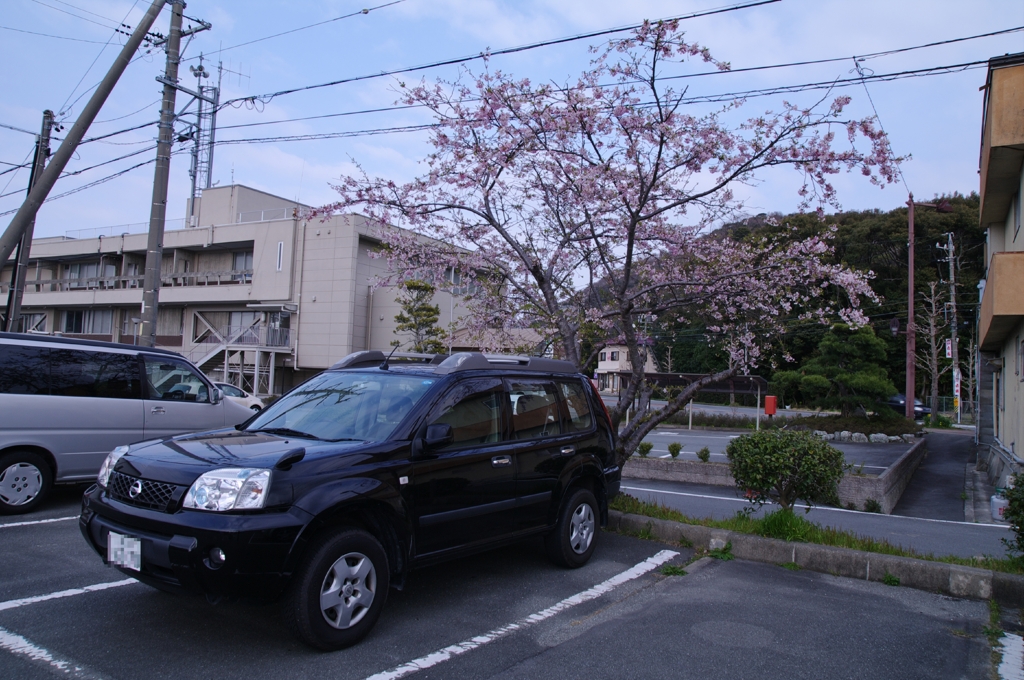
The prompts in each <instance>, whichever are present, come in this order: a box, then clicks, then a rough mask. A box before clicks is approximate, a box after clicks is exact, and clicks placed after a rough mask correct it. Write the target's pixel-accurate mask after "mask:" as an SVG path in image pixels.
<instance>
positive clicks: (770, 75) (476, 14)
mask: <svg viewBox="0 0 1024 680" xmlns="http://www.w3.org/2000/svg"><path fill="white" fill-rule="evenodd" d="M390 1H391V0H359V2H353V1H351V0H245V1H243V0H190V1H189V3H188V6H187V8H186V10H185V14H186V16H188V17H194V18H199V19H203V20H205V21H208V22H210V23H211V24H212V29H210V30H208V31H203V32H200V33H198V34H196V35H195V36H194V37H193V38H192V39H191V40H189V41H188V42H187V44H186V45H185V48H184V53H183V58H184V60H185V61H183V63H182V65H181V69H180V72H179V77H180V82H181V83H182V85H184V86H186V87H194V86H195V82H196V80H195V78H194V77H193V76H192V75H191V72H190V70H189V66H196V65H198V64H199V59H198V57H199V55H200V54H202V55H203V56H204V64H205V68H206V69H207V71H210V72H211V73H212V77H211V78H209V79H207V80H206V81H204V82H205V83H206V84H211V83H213V82H214V81H216V80H217V78H218V74H220V78H221V88H222V94H221V101H222V102H223V101H227V100H230V99H235V98H244V97H248V96H251V95H260V94H266V93H272V92H277V91H280V90H284V89H290V88H295V87H301V86H305V85H313V84H319V83H326V82H331V81H335V80H339V79H344V78H350V77H355V76H366V75H373V74H380V73H381V72H384V71H389V70H395V69H401V68H406V67H412V66H419V65H425V64H430V63H433V62H438V61H444V60H448V59H452V58H458V57H466V56H472V55H479V54H480V53H481V52H484V51H488V50H491V51H494V50H500V49H502V48H508V47H516V46H521V45H527V44H531V43H535V42H541V41H547V40H553V39H558V38H565V37H570V36H576V35H580V34H583V33H589V32H594V31H600V30H603V29H610V28H618V27H624V26H631V25H635V24H637V23H639V22H641V21H643V20H645V19H661V18H669V17H677V16H683V15H687V14H691V13H697V12H701V11H704V10H709V9H713V8H716V7H723V6H727V5H722V4H718V3H716V2H715V0H633V1H632V2H622V1H621V0H619V1H616V0H399V1H398V2H396V3H393V4H388V3H389V2H390ZM2 2H3V7H4V12H3V13H2V14H0V59H2V60H3V63H4V64H5V65H6V68H4V69H3V70H2V71H0V93H2V96H0V173H3V174H0V194H6V195H5V196H2V197H0V228H6V224H7V223H8V222H9V221H10V219H11V217H12V216H13V212H14V211H16V210H17V208H18V207H19V205H20V204H21V201H22V200H23V198H24V189H25V187H26V186H27V182H28V172H27V170H25V169H21V170H13V168H14V167H15V166H17V165H19V164H22V163H24V162H26V161H27V160H28V158H29V156H30V154H31V153H32V149H33V144H34V137H33V134H34V133H35V132H37V131H38V129H39V126H40V121H41V117H42V111H43V110H44V109H47V108H49V109H52V110H53V111H55V112H57V113H58V120H60V121H63V123H64V125H65V127H70V126H71V124H72V123H73V122H74V120H75V118H76V117H77V115H78V114H79V113H80V112H81V110H82V107H83V106H84V105H85V103H86V101H88V98H89V96H90V94H91V88H92V87H94V86H95V85H96V84H97V83H98V82H99V81H100V80H101V79H102V77H103V75H104V73H105V72H106V70H107V68H108V67H109V66H110V64H111V63H112V61H113V59H114V57H115V56H116V55H117V53H118V51H119V49H120V46H121V44H123V42H124V41H125V40H126V36H125V35H123V34H120V33H117V32H115V31H114V30H113V29H114V27H116V25H117V24H120V23H126V24H128V25H129V26H135V22H137V21H138V20H139V19H140V18H141V16H142V15H143V13H144V12H145V10H146V8H147V7H148V6H149V0H138V1H137V2H134V3H133V2H132V1H131V0H2ZM381 5H387V6H381ZM371 8H374V9H371ZM362 9H370V11H369V12H366V13H362V12H360V10H362ZM350 14H354V16H349V17H347V18H339V17H345V15H350ZM169 17H170V14H169V11H167V10H166V9H165V10H164V12H163V13H162V14H161V16H160V17H159V18H158V19H157V23H156V24H155V26H154V29H153V30H155V31H160V32H162V33H166V32H167V30H168V24H169ZM320 22H323V23H320ZM316 23H320V25H318V26H313V27H310V28H302V27H305V26H309V25H311V24H316ZM187 24H188V22H186V25H187ZM1017 27H1022V28H1024V3H1022V2H1020V0H972V1H971V2H965V1H964V0H896V1H894V0H781V1H780V2H775V3H771V4H765V5H762V6H758V7H752V8H746V9H739V10H736V11H731V12H724V13H720V14H716V15H713V16H704V17H698V18H693V19H688V20H686V21H685V22H684V28H685V30H686V31H687V38H688V39H689V40H690V41H693V42H697V43H699V44H701V45H704V46H706V47H708V48H709V49H710V50H711V52H712V54H713V55H714V56H715V57H716V58H717V59H720V60H723V61H728V62H729V63H730V64H731V65H732V67H733V68H734V69H743V68H749V67H754V66H763V65H770V64H781V63H790V62H798V61H810V60H819V59H831V58H844V59H843V60H842V61H838V62H832V63H828V64H817V65H807V66H793V67H787V68H777V69H767V70H760V71H753V72H745V73H724V74H719V75H712V76H707V77H700V78H692V79H689V80H688V81H686V82H687V83H688V85H689V91H688V92H687V94H688V95H710V94H723V93H734V92H740V91H747V90H753V89H762V88H772V87H779V86H784V85H797V84H803V83H812V82H823V81H834V80H836V79H847V78H851V77H853V76H855V75H856V72H854V71H853V66H854V62H853V60H852V56H853V55H865V54H870V53H875V52H884V51H889V50H896V49H900V48H906V47H915V46H918V45H924V44H928V43H934V42H943V41H949V40H954V39H957V38H964V37H969V36H974V35H979V34H984V33H991V32H996V31H1003V30H1006V29H1011V28H1017ZM292 29H301V30H295V31H293V32H290V33H287V34H286V35H282V36H278V37H272V38H269V39H266V40H259V39H261V38H266V37H268V36H272V35H274V34H277V33H281V32H285V31H290V30H292ZM39 34H45V35H39ZM621 35H624V34H621V33H620V34H616V36H621ZM608 39H609V38H608V36H604V37H599V38H590V39H584V40H578V41H571V42H566V43H563V44H559V45H556V46H547V47H540V48H537V49H530V50H525V51H522V52H519V53H516V54H511V55H499V56H494V57H492V58H491V61H490V68H492V69H501V70H502V71H505V72H507V73H511V74H514V75H515V76H517V77H529V78H530V79H531V80H533V81H535V82H551V83H554V84H564V83H566V82H570V81H572V80H574V79H575V77H576V76H577V75H578V74H579V73H580V72H581V71H582V70H584V69H585V68H587V66H588V63H589V60H590V59H591V58H592V55H591V54H590V53H589V51H588V47H589V46H591V45H598V46H600V45H602V44H604V43H603V41H607V40H608ZM251 41H257V42H251ZM243 43H249V44H243ZM1021 51H1024V31H1018V32H1012V33H1005V34H1002V35H997V36H991V37H985V38H978V39H972V40H964V41H960V42H953V43H949V44H945V45H940V46H935V47H929V48H924V49H918V50H911V51H906V52H902V53H899V54H891V55H885V56H879V57H875V58H871V59H867V60H865V61H863V62H861V63H862V67H863V68H864V69H865V72H866V73H869V74H870V73H875V74H887V73H897V72H902V71H907V70H915V69H925V68H934V67H940V66H949V65H956V64H965V63H968V62H975V61H984V60H987V59H989V58H991V57H993V56H998V55H1002V54H1006V53H1014V52H1021ZM219 66H222V67H223V72H222V73H221V71H220V69H219V68H218V67H219ZM465 68H468V69H469V70H470V71H474V72H479V70H480V69H482V68H483V64H482V63H481V62H480V61H474V62H470V63H468V64H465V65H463V66H444V67H436V68H430V69H426V70H423V71H418V72H416V73H408V74H403V75H401V76H386V77H377V78H371V79H365V80H360V81H357V82H352V83H346V84H342V85H337V86H333V87H325V88H319V89H315V90H309V91H305V92H300V93H295V94H290V95H282V96H278V97H274V98H269V99H268V98H263V99H261V100H258V101H257V102H256V103H246V102H238V103H236V104H235V105H233V106H227V107H225V108H223V109H222V110H221V111H220V113H219V114H218V119H217V125H218V129H217V139H218V141H221V142H232V141H235V140H249V141H244V142H242V143H224V144H219V145H218V146H217V148H216V151H215V155H214V169H213V180H214V182H215V183H217V184H221V185H224V184H229V183H231V182H235V183H238V184H244V185H247V186H251V187H253V188H256V189H260V190H263V191H267V192H270V193H272V194H276V195H280V196H284V197H286V198H288V199H293V200H298V201H301V202H302V203H305V204H308V205H314V206H316V205H323V204H325V203H329V202H330V201H331V200H332V199H333V198H334V197H335V196H336V194H335V193H334V191H333V189H332V188H331V185H332V184H336V183H337V182H338V180H339V178H340V177H343V176H345V175H348V174H352V173H354V172H355V171H356V167H357V166H356V164H357V163H358V164H359V166H361V167H362V168H363V169H364V170H365V171H366V172H368V173H369V174H371V175H375V176H382V177H387V178H391V179H394V180H397V181H408V180H410V179H413V178H414V177H416V176H417V174H418V173H420V172H422V170H423V168H422V165H421V161H422V159H423V158H424V157H425V156H426V155H427V153H429V151H430V147H429V144H428V137H427V134H426V133H425V132H399V133H391V134H378V135H361V136H354V137H346V138H335V139H316V140H303V141H259V142H256V141H252V140H254V139H256V138H267V137H283V136H295V135H310V134H320V133H337V132H349V131H364V130H373V129H381V128H393V127H401V126H408V125H417V124H423V123H428V122H430V121H429V118H428V117H427V115H426V114H425V113H424V112H422V111H418V110H398V111H386V112H377V113H364V114H359V115H349V116H333V117H327V118H318V119H313V120H304V121H298V120H290V119H296V118H303V117H313V116H325V115H328V114H338V113H343V112H349V111H365V110H368V109H376V108H383V107H390V106H392V105H394V103H395V102H396V100H397V99H398V98H399V95H398V90H399V89H400V83H401V82H404V83H406V84H408V83H410V82H418V81H419V80H420V79H421V78H422V79H426V80H427V81H428V82H433V81H434V80H436V79H443V80H447V81H450V80H453V79H456V78H459V77H460V75H461V77H465V76H464V74H463V73H462V71H461V69H465ZM163 69H164V55H163V53H162V52H161V51H159V50H150V53H148V54H146V53H145V52H140V56H139V58H137V59H136V60H135V61H134V62H133V63H132V64H131V65H130V66H129V67H128V69H127V70H126V71H125V73H124V75H123V76H122V77H121V80H120V81H119V82H118V84H117V86H116V87H115V88H114V91H113V92H112V94H111V95H110V97H109V98H108V100H107V102H106V104H105V105H104V106H103V109H102V110H101V111H100V113H99V115H98V116H97V118H96V121H95V122H94V123H93V125H92V127H91V128H90V131H89V133H88V134H87V137H91V136H96V135H101V134H106V133H109V132H116V131H119V130H124V129H126V128H130V127H134V126H137V125H142V124H144V123H149V122H151V121H155V120H156V119H157V118H158V116H159V99H160V94H161V88H162V86H161V85H160V84H159V83H158V82H156V80H155V78H156V77H157V76H160V75H162V73H163ZM706 70H708V67H707V66H706V65H704V64H701V63H700V62H689V63H686V64H681V65H679V66H678V67H677V72H678V73H680V74H682V73H696V72H701V71H706ZM984 82H985V69H984V67H983V66H982V67H974V68H970V69H967V70H958V71H957V72H952V73H951V72H945V73H942V74H940V75H932V76H928V77H915V78H906V79H900V80H892V81H888V82H886V81H873V82H869V83H868V84H867V85H866V87H865V86H864V85H862V84H860V83H857V84H856V85H855V86H852V87H847V88H843V89H842V90H837V91H836V94H844V95H849V96H851V97H852V98H853V101H852V103H851V105H850V106H849V107H848V109H847V112H846V113H847V114H848V115H850V116H852V117H858V118H859V117H864V116H869V115H875V113H876V112H877V115H878V117H879V119H880V121H881V124H882V126H883V128H884V129H885V131H886V132H887V133H888V134H889V137H890V142H891V144H892V147H893V151H894V152H895V153H896V154H897V155H899V156H909V157H910V158H909V159H908V160H907V161H906V162H905V163H904V164H903V165H902V171H903V177H904V179H905V183H900V184H899V185H890V186H887V187H885V188H884V189H880V188H879V187H876V186H873V185H871V184H870V183H869V182H867V181H866V180H865V179H864V178H862V177H860V176H859V174H856V173H855V174H852V175H843V176H840V177H839V178H837V180H836V182H835V184H836V186H837V190H838V197H839V201H840V203H841V205H842V208H843V209H846V210H865V209H880V210H889V209H892V208H895V207H897V206H900V205H902V204H903V203H905V201H906V200H907V193H908V191H910V192H913V194H914V196H915V198H916V199H918V200H928V199H931V198H933V197H934V196H936V195H938V194H946V193H952V192H960V193H965V194H966V193H970V192H972V191H977V189H978V154H979V143H980V127H981V109H982V95H983V93H982V92H981V91H979V87H981V86H982V85H983V84H984ZM822 94H823V93H822V92H820V91H809V92H799V93H790V94H786V95H775V96H768V97H752V98H748V100H747V102H746V103H745V105H744V107H743V108H742V112H743V114H744V116H745V117H746V116H754V115H758V114H759V113H763V112H764V111H766V110H776V111H777V110H779V108H780V107H781V106H782V104H783V101H789V102H791V103H793V104H797V105H800V106H810V105H812V104H814V103H816V102H817V101H818V100H819V99H820V98H821V97H822ZM187 100H188V97H187V96H186V95H183V94H181V93H179V95H178V101H177V105H178V108H179V109H180V108H181V107H182V106H183V105H184V103H185V102H186V101H187ZM717 106H721V105H720V104H718V105H716V104H694V105H692V108H691V111H692V112H694V113H701V112H706V111H711V110H713V109H714V108H716V107H717ZM282 120H290V122H279V123H278V122H274V121H282ZM186 121H187V118H186V119H183V120H182V121H179V123H178V125H177V126H176V127H177V129H179V130H181V129H184V128H185V127H186V124H185V123H186ZM233 126H245V127H233ZM11 127H13V128H19V129H20V130H21V131H19V130H12V129H10V128H11ZM29 133H33V134H29ZM54 134H55V136H57V137H60V136H62V135H61V133H60V132H55V133H54ZM155 138H156V128H155V126H150V127H147V128H143V129H141V130H137V131H134V132H127V133H124V134H120V135H116V136H114V137H110V138H108V139H106V140H102V141H97V142H92V143H89V144H85V145H82V146H81V147H80V148H79V149H78V151H77V153H76V155H75V156H74V158H73V160H72V161H71V162H70V163H69V164H68V166H67V168H66V172H75V171H78V170H84V171H83V172H81V173H79V174H75V175H72V176H67V177H64V178H62V179H61V180H59V181H58V182H57V184H56V186H55V187H54V189H53V190H52V191H51V193H50V195H51V196H57V195H59V194H63V193H66V192H69V191H73V190H75V189H77V188H79V187H84V186H86V185H89V184H91V183H93V182H96V181H98V180H103V179H104V178H106V177H108V176H110V175H112V174H115V173H119V172H121V171H123V170H126V169H128V168H131V166H133V165H136V164H139V163H142V162H143V161H147V160H151V159H152V158H154V157H155V151H149V150H147V149H148V147H150V146H152V145H153V144H154V142H155ZM52 148H53V149H54V150H56V148H57V146H56V143H54V144H53V146H52ZM176 149H177V150H179V151H181V152H182V153H180V154H177V155H175V156H173V157H172V161H171V172H170V176H171V180H170V188H169V199H168V208H167V217H168V218H170V219H177V218H182V217H183V216H184V215H185V210H186V201H187V198H188V196H189V193H190V186H191V181H190V179H189V175H188V169H189V164H190V157H189V155H188V153H187V151H188V148H187V146H186V145H184V144H180V145H177V146H176ZM136 152H138V153H137V155H135V156H131V157H129V158H125V159H122V160H114V159H117V158H119V157H121V156H124V155H127V154H131V153H136ZM108 161H112V162H109V163H108ZM101 163H106V164H104V165H102V166H100V167H96V168H92V169H87V168H91V167H92V166H95V165H97V164H101ZM153 167H154V166H153V164H152V163H149V164H145V165H142V167H139V168H136V169H134V170H130V171H128V172H125V173H124V174H122V175H120V176H118V177H116V178H113V179H110V180H109V181H105V182H103V183H99V184H96V185H95V186H92V187H90V188H85V189H83V190H81V191H78V192H75V193H71V194H69V195H67V196H65V197H62V198H56V199H54V200H51V201H49V202H47V203H46V204H45V205H43V207H42V208H41V209H40V211H39V214H38V218H37V222H36V230H35V235H36V237H37V238H39V237H49V236H65V235H68V234H69V232H70V233H71V235H72V236H74V235H75V232H77V231H79V230H91V229H95V228H99V227H118V226H120V225H129V224H140V223H145V222H147V221H148V220H149V206H150V203H151V195H152V183H153ZM798 188H799V178H798V176H797V174H796V173H795V172H793V171H792V170H787V169H778V170H774V171H772V172H768V173H765V174H763V175H761V176H760V177H759V181H758V183H757V184H755V185H751V186H742V187H738V188H737V194H738V196H739V197H740V198H741V199H742V200H743V202H744V207H743V210H744V212H745V213H746V214H751V215H753V214H757V213H760V212H782V213H787V212H792V211H794V210H795V209H796V208H797V205H798V203H799V197H798V196H797V193H796V192H797V189H798ZM3 213H8V214H3ZM114 233H120V231H116V230H115V231H114Z"/></svg>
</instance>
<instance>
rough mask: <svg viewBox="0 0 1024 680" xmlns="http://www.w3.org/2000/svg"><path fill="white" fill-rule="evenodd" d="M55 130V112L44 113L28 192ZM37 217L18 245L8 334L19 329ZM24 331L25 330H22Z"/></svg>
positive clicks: (37, 174)
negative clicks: (29, 254) (52, 131)
mask: <svg viewBox="0 0 1024 680" xmlns="http://www.w3.org/2000/svg"><path fill="white" fill-rule="evenodd" d="M52 129H53V111H51V110H49V109H47V110H45V111H43V127H42V129H41V130H40V132H39V137H37V138H36V157H35V162H34V163H33V164H32V171H31V173H30V174H29V178H28V192H29V193H30V194H31V193H32V187H34V186H35V184H36V182H37V181H39V177H40V176H41V175H42V174H43V169H44V168H45V166H46V159H47V158H48V157H49V156H50V130H52ZM35 226H36V218H35V215H33V216H32V219H31V220H29V223H28V226H26V227H25V232H24V233H23V234H22V235H21V241H20V242H19V243H18V259H17V260H16V261H15V263H14V271H13V272H11V290H10V292H9V293H8V295H7V329H6V330H7V332H8V333H13V332H15V331H17V330H19V329H18V323H19V322H20V320H21V296H22V294H23V293H24V291H25V275H26V273H27V270H28V253H29V249H30V248H31V247H32V233H33V231H34V230H35ZM21 330H22V331H24V330H25V329H21Z"/></svg>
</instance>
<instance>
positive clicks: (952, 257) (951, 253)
mask: <svg viewBox="0 0 1024 680" xmlns="http://www.w3.org/2000/svg"><path fill="white" fill-rule="evenodd" d="M944 250H945V251H946V256H947V257H948V258H949V259H948V261H949V307H950V311H951V312H952V315H953V318H952V320H951V321H950V324H949V327H950V329H952V330H951V332H950V344H951V345H952V350H953V384H954V386H957V385H958V384H959V383H960V377H961V376H960V352H959V349H958V347H957V344H956V343H957V337H956V331H957V322H956V251H955V246H954V245H953V232H949V233H947V234H946V247H945V249H944ZM958 391H960V392H962V390H958ZM954 396H955V397H956V398H957V400H956V422H958V423H959V422H960V413H961V408H960V394H954Z"/></svg>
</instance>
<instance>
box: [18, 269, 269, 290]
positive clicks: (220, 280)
mask: <svg viewBox="0 0 1024 680" xmlns="http://www.w3.org/2000/svg"><path fill="white" fill-rule="evenodd" d="M145 278H146V277H145V275H144V274H133V275H131V276H92V277H88V278H78V279H45V280H42V281H31V280H30V281H26V282H25V291H26V292H28V293H52V292H64V291H71V290H122V289H125V288H142V286H143V282H144V281H145ZM248 283H252V270H251V269H231V270H227V271H215V272H176V273H173V274H163V275H162V276H161V277H160V284H161V287H178V286H230V285H235V284H248ZM8 286H9V284H2V283H0V293H2V292H3V291H4V290H6V288H7V287H8Z"/></svg>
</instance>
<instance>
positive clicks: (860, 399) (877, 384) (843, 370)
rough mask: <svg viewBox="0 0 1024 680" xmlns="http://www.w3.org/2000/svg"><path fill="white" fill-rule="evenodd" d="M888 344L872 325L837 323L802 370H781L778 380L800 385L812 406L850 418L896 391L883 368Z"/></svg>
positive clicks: (787, 383)
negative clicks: (853, 327)
mask: <svg viewBox="0 0 1024 680" xmlns="http://www.w3.org/2000/svg"><path fill="white" fill-rule="evenodd" d="M885 361H886V352H885V343H884V342H883V341H882V340H881V339H880V338H878V337H876V336H875V332H874V331H873V330H871V327H870V326H862V327H860V328H858V329H857V330H852V329H851V328H850V327H849V326H847V325H845V324H836V325H835V326H833V327H832V328H831V329H830V330H829V331H828V332H827V333H826V334H825V337H823V338H822V339H821V342H820V343H819V344H818V354H817V356H815V357H814V358H812V359H810V360H809V361H807V362H806V363H804V365H803V366H802V367H801V368H800V370H799V371H779V372H778V373H776V374H775V381H776V382H777V383H780V384H783V385H793V384H797V381H799V382H798V384H799V388H800V393H801V394H802V395H803V396H804V399H805V400H807V401H808V402H809V403H810V404H811V405H812V406H816V407H820V408H827V409H838V410H839V411H841V412H842V414H843V416H849V415H851V414H852V413H853V411H854V409H856V408H857V407H861V408H864V409H867V410H872V409H874V408H875V405H876V404H877V403H878V402H879V401H882V400H884V399H886V398H888V397H890V396H892V395H893V394H896V388H895V387H894V386H893V384H892V381H891V380H889V376H888V374H887V372H886V370H885V368H884V367H883V366H884V364H885Z"/></svg>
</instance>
